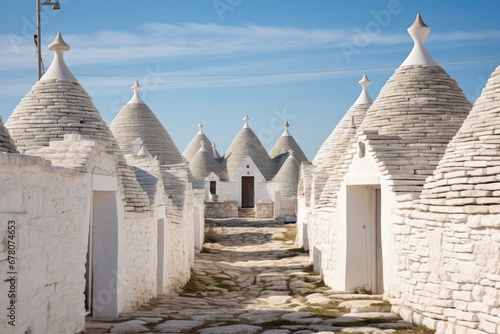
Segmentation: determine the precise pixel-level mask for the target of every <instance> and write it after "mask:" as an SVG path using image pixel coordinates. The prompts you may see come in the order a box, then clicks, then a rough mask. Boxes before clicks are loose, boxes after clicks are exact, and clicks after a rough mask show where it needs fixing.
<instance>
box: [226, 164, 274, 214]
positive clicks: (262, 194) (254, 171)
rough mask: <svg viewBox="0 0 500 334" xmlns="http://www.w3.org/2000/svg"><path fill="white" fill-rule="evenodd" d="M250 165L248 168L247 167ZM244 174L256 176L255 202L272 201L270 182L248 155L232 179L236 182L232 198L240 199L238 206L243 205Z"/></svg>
mask: <svg viewBox="0 0 500 334" xmlns="http://www.w3.org/2000/svg"><path fill="white" fill-rule="evenodd" d="M247 166H248V168H247ZM242 176H253V177H254V187H255V197H254V202H255V203H257V202H259V201H262V202H264V203H270V202H272V199H271V196H270V195H269V191H268V189H267V184H268V182H267V181H266V179H265V178H264V176H263V175H262V173H261V172H260V170H259V169H258V168H257V166H256V165H255V163H254V162H253V161H252V159H251V158H250V157H249V156H247V157H246V158H245V159H244V160H243V162H242V163H241V165H240V166H239V167H238V168H237V169H236V171H235V173H234V175H233V177H232V179H233V180H234V181H235V183H236V187H235V188H233V192H232V193H231V194H230V198H229V199H231V200H234V201H238V206H239V207H241V177H242Z"/></svg>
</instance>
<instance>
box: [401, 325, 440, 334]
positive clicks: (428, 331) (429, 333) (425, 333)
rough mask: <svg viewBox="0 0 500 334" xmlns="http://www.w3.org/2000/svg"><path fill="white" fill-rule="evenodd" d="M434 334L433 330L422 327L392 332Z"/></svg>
mask: <svg viewBox="0 0 500 334" xmlns="http://www.w3.org/2000/svg"><path fill="white" fill-rule="evenodd" d="M434 333H436V331H435V330H432V329H430V328H427V327H426V326H424V325H420V326H417V327H413V328H410V329H398V330H397V331H395V332H393V334H434Z"/></svg>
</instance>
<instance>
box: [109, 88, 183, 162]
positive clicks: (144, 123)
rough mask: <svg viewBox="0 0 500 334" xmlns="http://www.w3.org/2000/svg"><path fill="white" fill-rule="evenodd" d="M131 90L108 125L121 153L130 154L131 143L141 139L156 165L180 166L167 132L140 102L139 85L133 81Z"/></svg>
mask: <svg viewBox="0 0 500 334" xmlns="http://www.w3.org/2000/svg"><path fill="white" fill-rule="evenodd" d="M132 90H133V91H134V95H133V96H132V98H131V99H130V101H129V102H128V103H127V104H126V105H125V106H124V107H123V108H122V109H121V110H120V112H119V113H118V115H116V117H115V119H114V120H113V121H112V122H111V124H110V126H109V128H110V129H111V132H113V135H114V136H115V138H116V140H117V141H118V145H120V148H121V150H122V152H123V154H131V153H132V147H133V141H134V140H135V139H136V138H141V139H142V141H143V143H144V146H146V147H147V149H148V151H149V152H150V153H151V155H153V156H157V157H158V160H159V161H160V164H162V165H174V164H180V163H184V159H183V158H182V155H181V154H180V152H179V150H178V149H177V146H175V144H174V141H173V140H172V138H171V137H170V135H169V134H168V132H167V130H165V128H164V127H163V125H162V124H161V122H160V121H159V120H158V118H156V116H155V114H154V113H153V112H152V111H151V109H150V108H149V107H148V106H147V105H146V103H144V101H143V100H142V99H141V97H140V95H139V92H140V90H141V86H140V85H139V83H138V82H137V81H136V82H135V84H134V86H132Z"/></svg>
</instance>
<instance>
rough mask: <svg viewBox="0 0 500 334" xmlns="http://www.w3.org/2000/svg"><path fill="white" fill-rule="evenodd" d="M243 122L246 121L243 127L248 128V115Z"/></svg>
mask: <svg viewBox="0 0 500 334" xmlns="http://www.w3.org/2000/svg"><path fill="white" fill-rule="evenodd" d="M243 120H244V121H245V125H244V126H243V127H244V128H248V121H249V120H250V118H249V117H248V115H245V117H243Z"/></svg>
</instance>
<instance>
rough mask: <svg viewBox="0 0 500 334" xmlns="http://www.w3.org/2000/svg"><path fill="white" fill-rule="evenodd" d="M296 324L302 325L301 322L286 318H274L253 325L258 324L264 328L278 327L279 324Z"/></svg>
mask: <svg viewBox="0 0 500 334" xmlns="http://www.w3.org/2000/svg"><path fill="white" fill-rule="evenodd" d="M296 325H303V324H301V323H299V322H296V321H293V320H288V319H276V320H271V321H266V322H259V323H256V324H255V326H260V327H262V329H264V330H268V329H273V328H279V327H281V326H296Z"/></svg>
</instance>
